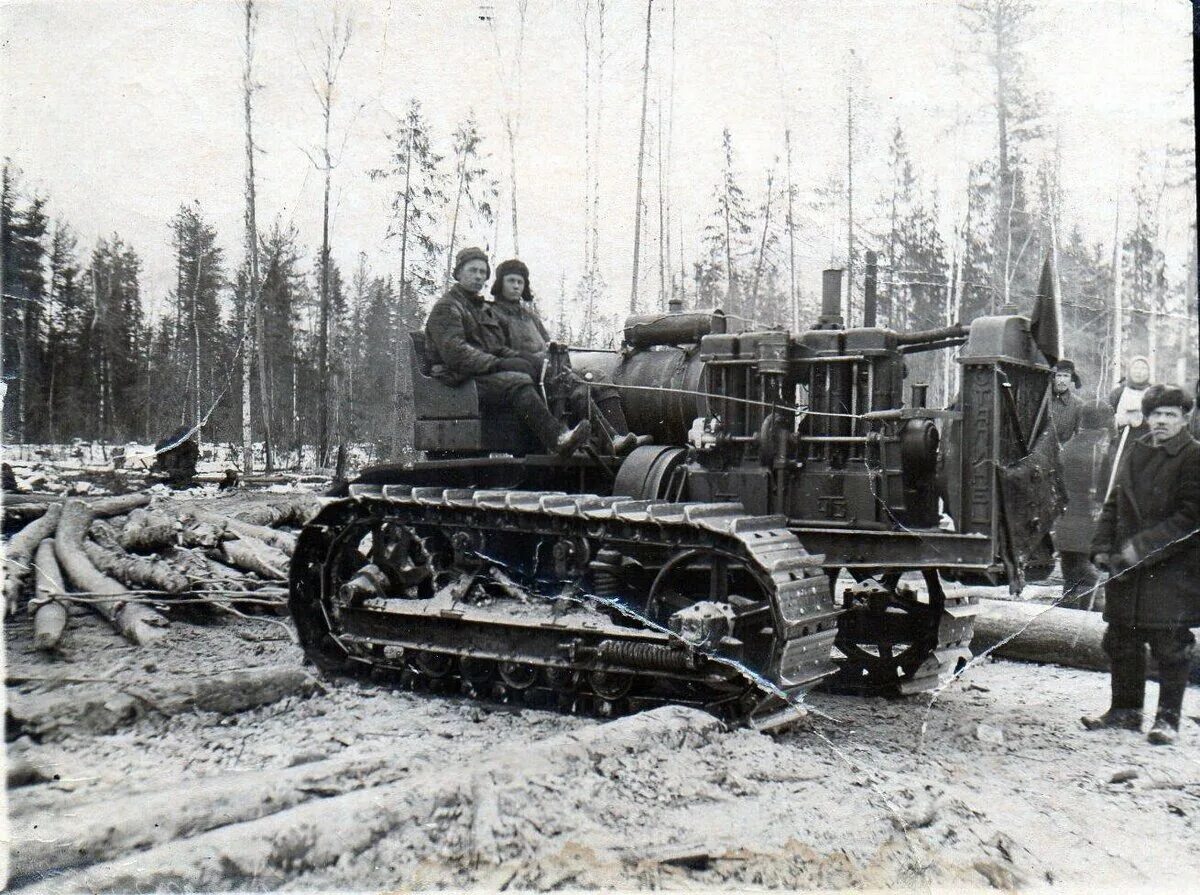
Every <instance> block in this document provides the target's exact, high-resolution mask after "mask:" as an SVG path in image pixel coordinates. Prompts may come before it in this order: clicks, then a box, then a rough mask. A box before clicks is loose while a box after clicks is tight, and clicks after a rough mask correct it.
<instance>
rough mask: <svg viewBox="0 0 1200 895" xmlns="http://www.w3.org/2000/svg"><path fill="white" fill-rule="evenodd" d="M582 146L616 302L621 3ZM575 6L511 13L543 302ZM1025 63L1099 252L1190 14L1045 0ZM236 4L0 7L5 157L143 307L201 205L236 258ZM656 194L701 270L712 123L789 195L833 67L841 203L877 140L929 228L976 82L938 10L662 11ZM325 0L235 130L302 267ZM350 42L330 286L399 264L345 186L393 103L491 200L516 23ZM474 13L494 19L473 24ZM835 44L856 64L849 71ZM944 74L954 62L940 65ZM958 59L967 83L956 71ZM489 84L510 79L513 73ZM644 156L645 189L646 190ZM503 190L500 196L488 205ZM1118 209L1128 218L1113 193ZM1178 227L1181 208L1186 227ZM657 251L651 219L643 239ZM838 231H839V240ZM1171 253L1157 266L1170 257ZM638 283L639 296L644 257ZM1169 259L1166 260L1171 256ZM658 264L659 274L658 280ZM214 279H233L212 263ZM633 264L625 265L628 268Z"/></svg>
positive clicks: (623, 102) (622, 179) (373, 5)
mask: <svg viewBox="0 0 1200 895" xmlns="http://www.w3.org/2000/svg"><path fill="white" fill-rule="evenodd" d="M609 5H610V21H609V25H608V34H607V37H606V40H607V48H606V49H607V50H608V52H610V53H611V55H610V56H609V57H608V59H607V63H606V70H605V92H604V114H605V119H604V130H603V138H602V139H603V142H602V147H601V148H602V153H601V154H602V156H603V166H602V174H603V187H602V190H603V192H602V198H601V202H602V212H603V214H604V222H603V225H602V228H603V233H602V236H603V239H602V242H603V245H602V262H603V264H604V273H605V275H606V277H607V279H608V281H609V283H610V285H611V287H612V294H613V301H614V303H615V304H623V303H626V302H627V301H628V298H627V296H628V294H629V281H630V273H629V271H630V257H631V254H632V252H631V245H632V231H633V204H634V183H635V172H636V162H637V124H638V116H639V112H640V105H639V104H640V86H641V71H640V69H641V57H642V52H643V41H644V27H645V4H644V3H642V2H634V0H610V3H609ZM672 5H673V4H672V2H671V0H657V2H656V3H655V4H654V8H655V17H654V46H653V62H652V76H651V94H652V106H651V110H650V118H651V119H652V121H654V120H657V115H658V113H657V110H656V108H655V107H654V105H653V100H654V98H657V97H659V96H662V97H663V102H664V110H663V114H664V116H665V115H666V109H665V102H666V97H667V85H668V84H669V82H670V78H671V74H672V54H671V46H670V43H671V9H672ZM581 6H582V3H581V0H532V2H531V3H530V4H529V15H528V25H527V33H526V38H525V52H524V56H523V65H522V73H523V81H522V83H523V97H522V103H521V137H520V143H519V146H518V183H519V201H520V209H521V220H520V227H521V244H522V249H523V252H522V254H523V257H524V258H525V259H526V260H527V261H528V262H529V263H530V265H531V267H532V269H533V275H534V277H535V278H536V279H537V283H538V285H540V286H541V287H542V294H543V296H546V295H547V294H548V293H553V292H555V291H556V290H557V285H558V282H559V277H560V276H561V275H565V276H566V277H567V281H568V283H570V282H571V281H573V280H574V278H575V277H576V276H577V275H578V273H579V270H580V267H581V263H580V258H581V255H582V251H583V245H582V232H583V218H582V211H581V206H582V197H583V192H584V187H585V184H584V176H583V172H584V154H583V129H582V123H583V106H582V103H583V72H582V59H583V44H582V32H581V27H580V9H581ZM1038 6H1039V9H1038V13H1037V22H1036V25H1037V34H1036V36H1035V37H1034V39H1033V40H1032V41H1031V42H1030V44H1029V54H1030V60H1031V63H1032V74H1033V76H1034V78H1035V79H1036V85H1035V86H1036V87H1037V88H1038V89H1040V90H1041V91H1043V92H1044V94H1045V96H1046V99H1047V108H1048V111H1049V115H1048V116H1047V123H1048V124H1049V125H1050V127H1051V129H1052V130H1053V129H1057V133H1058V134H1059V138H1060V141H1061V149H1062V158H1063V180H1064V186H1065V189H1066V192H1067V197H1068V202H1069V205H1068V209H1067V215H1066V217H1067V220H1068V221H1069V222H1071V221H1077V222H1078V223H1079V224H1080V225H1081V226H1082V227H1083V228H1084V230H1085V233H1086V234H1087V235H1088V236H1089V238H1090V239H1093V240H1102V241H1106V242H1111V238H1112V235H1111V234H1112V227H1113V215H1114V212H1115V210H1116V204H1115V203H1116V198H1117V196H1118V194H1120V193H1121V192H1122V191H1126V190H1127V189H1128V187H1129V186H1130V185H1131V184H1132V183H1133V181H1134V179H1135V177H1136V168H1137V153H1138V151H1139V150H1142V149H1145V150H1149V151H1151V152H1152V153H1161V152H1162V150H1163V149H1164V147H1166V146H1167V145H1168V144H1172V145H1192V150H1193V151H1194V144H1191V143H1190V137H1189V134H1188V132H1187V130H1186V128H1184V127H1183V126H1182V124H1181V121H1182V120H1183V119H1184V118H1185V117H1186V116H1187V115H1189V114H1190V112H1191V108H1192V95H1191V90H1190V80H1189V77H1190V66H1191V39H1190V24H1191V8H1190V5H1189V3H1188V2H1187V0H1086V2H1085V0H1045V2H1042V3H1040V4H1038ZM240 7H241V4H240V3H237V2H205V0H201V2H187V3H185V2H175V0H162V2H151V0H137V2H132V0H125V2H109V0H89V2H84V0H76V2H68V0H44V2H33V3H29V2H13V0H9V2H4V3H3V5H2V7H0V10H2V12H0V15H2V23H3V41H4V42H3V53H4V55H3V62H2V69H0V83H2V84H3V86H2V87H0V90H2V91H3V99H4V106H3V125H2V127H3V131H2V137H3V139H2V145H3V151H4V153H5V154H7V155H9V156H11V157H12V158H13V160H14V161H15V162H16V163H17V164H18V165H19V166H20V167H21V168H22V169H23V170H24V172H25V176H26V180H27V183H29V184H32V185H33V186H35V187H37V188H41V189H43V190H44V191H45V192H46V193H47V194H48V195H49V197H50V202H51V206H50V207H51V211H52V213H54V214H57V215H61V216H62V217H63V218H65V219H66V220H67V221H69V222H70V223H71V224H72V225H74V226H75V227H76V228H77V230H78V231H79V233H80V235H81V238H82V242H83V244H84V246H85V247H87V246H90V245H91V243H92V242H93V241H94V240H95V239H96V238H97V237H98V236H101V235H104V234H108V233H111V232H113V231H117V232H119V233H120V234H121V235H122V237H124V238H125V239H126V240H127V241H128V242H130V243H131V244H132V245H133V246H134V247H135V248H136V249H137V250H138V252H139V253H140V254H141V256H142V258H143V259H144V262H145V268H144V277H143V288H144V292H145V294H146V296H147V297H148V298H149V299H151V300H152V301H159V300H160V299H161V298H162V296H163V295H165V293H166V291H167V290H168V289H169V288H170V286H171V284H172V282H173V280H174V276H173V273H172V260H171V248H170V234H169V229H168V222H169V221H170V219H171V217H172V216H173V214H174V213H175V211H176V210H177V208H178V207H179V205H180V203H181V202H190V201H192V200H197V201H199V203H200V205H201V207H202V209H203V212H204V214H205V215H206V216H207V217H208V218H209V219H211V220H212V221H213V222H214V223H215V224H216V226H217V228H218V231H219V234H220V238H221V242H222V245H223V246H224V247H225V250H226V255H227V258H228V259H229V260H230V261H231V262H235V261H238V260H240V258H241V254H242V249H241V245H242V203H243V198H242V178H243V173H244V172H243V164H244V152H243V139H244V138H243V132H242V116H241V105H240V103H241V99H240V70H241V54H242V37H241V35H242V20H241V8H240ZM674 7H675V18H676V27H675V29H674V43H675V53H674V66H673V69H674V83H675V95H674V103H673V115H672V116H671V117H670V121H671V122H672V123H673V134H672V146H673V153H672V158H671V178H670V181H669V187H670V195H671V200H672V204H673V207H674V211H675V220H676V223H675V234H676V235H675V237H674V239H675V243H676V248H677V247H678V245H679V232H680V231H682V241H683V247H684V251H685V253H686V256H687V257H688V258H689V259H690V258H692V257H695V255H696V253H697V241H698V237H699V231H700V227H701V225H702V218H703V217H704V216H705V215H706V214H708V212H709V211H710V209H711V207H712V198H711V197H712V189H713V186H714V184H715V183H716V179H717V174H718V167H719V163H720V141H721V131H722V128H724V127H729V128H730V130H731V131H732V134H733V140H734V146H735V151H736V154H737V163H738V166H739V168H740V170H741V171H742V172H743V175H744V182H745V186H746V188H747V190H748V191H750V192H751V193H752V194H754V195H757V194H758V193H759V192H760V191H761V188H762V184H763V182H764V181H765V174H766V170H767V168H768V167H769V166H770V165H771V164H772V160H773V159H774V158H775V157H776V156H781V155H782V154H783V131H784V127H785V125H790V126H791V128H792V130H793V134H794V140H795V145H794V168H795V175H796V178H797V181H798V182H799V184H800V186H801V188H802V189H806V190H807V189H810V188H811V187H813V186H815V185H818V184H821V183H824V182H826V181H828V180H829V179H830V178H831V177H834V178H837V179H838V180H839V181H840V180H841V178H842V177H843V176H844V168H845V151H846V150H845V137H846V110H845V99H846V82H847V72H848V70H849V71H852V72H853V81H854V85H855V87H854V89H855V93H856V96H857V97H858V98H859V100H860V103H861V105H860V106H859V108H858V110H857V111H856V116H857V124H856V130H857V132H858V142H857V146H856V159H857V161H856V164H857V165H858V166H859V170H858V172H857V173H856V181H857V182H856V189H857V190H859V191H860V192H859V195H860V196H861V202H862V203H863V205H864V206H865V205H866V204H867V203H869V200H870V198H871V195H870V194H871V191H872V187H873V186H876V187H877V186H878V185H877V184H874V183H872V181H873V179H874V178H876V177H877V176H878V173H879V164H880V162H881V161H882V159H883V157H884V151H885V142H884V141H885V140H886V135H887V131H888V130H889V128H890V127H891V126H892V122H893V121H896V120H898V121H899V122H900V124H901V125H902V126H903V127H904V128H905V130H906V131H907V132H908V138H909V143H910V146H911V148H912V152H913V155H914V157H915V159H916V161H917V164H918V166H919V168H920V170H921V172H922V173H923V175H924V177H925V183H926V184H927V185H928V186H929V187H930V188H931V189H934V188H936V190H937V192H938V197H939V202H940V205H941V208H942V212H943V214H944V215H945V216H947V217H948V218H949V217H952V216H953V215H955V214H960V213H961V204H962V193H963V184H964V183H965V175H966V170H967V167H968V165H969V163H970V162H971V161H974V160H976V159H979V158H982V157H984V156H985V155H986V154H987V153H988V151H989V147H990V140H991V139H993V134H994V123H993V119H992V118H991V117H989V108H988V105H987V96H986V88H987V82H986V80H985V76H984V74H983V72H982V71H981V69H980V68H979V67H978V61H977V60H975V59H973V58H972V57H971V56H970V55H969V53H968V51H969V46H970V44H969V41H968V39H967V36H966V34H965V32H964V29H963V28H962V26H961V23H960V20H959V16H958V13H957V11H956V7H955V3H954V2H952V0H857V2H855V0H840V2H825V0H807V2H800V0H795V2H792V3H785V2H766V0H758V2H754V0H740V2H735V0H676V2H675V4H674ZM332 8H333V7H332V5H330V4H327V3H317V2H311V0H281V2H266V3H263V4H262V10H261V18H260V23H259V36H258V78H259V80H260V82H261V83H262V85H263V87H262V90H261V91H260V92H259V93H258V94H257V97H256V112H255V115H256V137H257V141H258V143H259V145H260V146H261V149H262V155H261V157H260V159H259V163H258V165H259V166H258V175H259V220H260V222H264V223H266V224H269V223H270V222H271V221H272V220H274V219H277V218H278V219H280V220H282V221H284V222H285V223H287V222H290V223H293V224H294V225H295V226H296V227H297V228H298V229H299V232H300V234H301V238H302V240H303V242H304V244H305V246H306V248H307V249H308V250H309V252H310V257H311V256H312V254H314V253H315V249H316V248H317V247H318V246H319V241H320V223H321V185H320V175H319V173H318V172H317V171H315V170H314V169H313V167H312V165H311V164H310V162H309V161H308V159H307V157H306V155H305V153H304V150H305V149H306V148H307V149H311V148H312V147H314V146H315V145H316V144H317V142H318V140H319V137H320V118H319V111H318V107H317V103H316V100H315V98H314V97H313V95H312V92H311V89H310V87H309V81H308V76H307V74H306V71H305V65H306V64H307V65H308V67H309V68H312V67H313V64H312V63H313V59H314V58H315V55H316V49H315V44H314V38H315V35H316V32H317V29H318V27H322V26H324V27H328V23H329V19H330V16H331V10H332ZM338 8H339V9H341V10H342V11H343V14H344V15H349V16H350V17H351V18H352V20H353V22H354V29H355V30H354V36H353V40H352V43H351V46H350V49H349V52H348V54H347V56H346V60H345V63H344V68H343V70H342V74H341V81H340V84H339V87H340V88H341V89H340V92H339V96H338V99H337V107H336V111H335V120H334V131H335V134H336V135H338V136H339V138H340V136H341V135H342V134H344V133H346V131H347V130H348V131H349V134H348V136H347V137H346V143H345V147H346V148H345V152H344V155H343V157H342V160H341V164H340V166H339V167H338V168H337V170H336V172H335V180H334V193H335V202H336V210H335V218H334V225H333V245H334V255H335V257H336V258H337V260H338V261H339V263H340V264H341V265H342V267H343V269H344V270H347V271H348V270H350V269H351V268H352V267H353V266H354V264H355V262H356V259H357V257H358V255H359V253H360V252H365V253H367V255H368V257H369V259H370V262H371V264H372V267H373V268H374V269H375V271H376V272H380V273H387V272H394V271H395V270H396V269H398V266H399V264H398V256H397V252H396V250H395V246H394V244H393V243H391V242H388V241H386V240H385V238H384V236H385V233H386V230H387V223H388V214H389V212H388V201H389V186H388V185H387V183H385V182H378V181H371V180H370V179H369V178H368V176H367V172H368V171H369V170H370V169H372V168H375V167H377V166H380V165H382V164H383V163H384V162H385V160H386V157H387V153H388V146H387V138H386V136H385V134H386V132H387V131H388V129H389V128H390V127H391V126H392V124H393V122H394V120H395V118H396V116H398V115H400V114H401V113H402V112H403V110H404V108H405V107H406V105H407V103H408V101H409V99H410V98H411V97H417V98H419V99H420V100H421V101H422V103H423V104H424V107H425V110H426V112H427V114H428V117H429V119H430V121H431V123H432V126H433V131H434V136H435V140H436V141H437V142H438V143H439V144H440V146H441V148H442V150H443V151H447V152H448V150H449V140H450V132H451V130H452V129H453V127H454V125H455V124H456V123H457V122H458V121H459V120H461V119H462V117H463V116H464V115H465V114H466V113H467V111H468V110H469V109H472V108H473V109H474V110H475V112H476V113H477V115H478V117H479V119H480V126H481V130H482V132H483V134H484V137H485V140H484V148H485V150H487V151H490V152H491V153H492V159H491V162H492V164H493V166H494V168H495V170H496V173H497V174H498V175H501V182H502V185H503V184H506V178H505V177H503V175H504V172H505V170H506V167H505V166H506V165H507V155H506V148H505V144H504V141H503V139H502V135H503V131H502V127H501V107H502V103H503V99H502V97H503V92H502V90H501V88H500V69H499V68H498V65H497V59H496V52H495V49H494V46H493V42H492V32H491V31H490V30H489V28H490V27H495V28H496V29H497V36H498V37H499V39H500V43H501V47H502V50H503V52H504V53H505V54H506V56H508V57H509V58H510V59H511V50H512V48H513V46H514V35H515V18H516V16H515V7H514V4H513V3H511V2H508V0H493V2H491V3H478V2H461V0H439V2H434V0H415V2H405V0H390V2H389V0H371V2H355V3H342V4H339V6H338ZM487 9H492V10H494V13H493V15H494V24H493V25H492V26H489V25H488V24H486V23H485V22H483V21H481V20H480V15H479V13H480V12H481V10H484V11H486V10H487ZM851 50H853V57H851V54H850V51H851ZM964 65H965V66H967V67H966V68H963V66H964ZM972 66H974V67H973V68H972ZM509 73H510V74H511V72H509ZM653 153H654V148H653V145H652V146H651V148H650V152H648V161H647V174H648V177H651V178H653V177H655V176H656V167H655V164H656V162H655V161H654V159H653ZM503 192H505V194H506V188H505V190H504V191H503ZM1126 201H1128V200H1126ZM505 202H506V199H503V198H502V202H501V218H502V219H501V221H500V224H499V226H498V227H497V228H496V229H495V230H493V231H492V232H490V233H478V232H477V233H473V234H471V238H472V239H475V240H477V241H480V242H485V243H487V244H488V245H489V247H490V248H491V249H492V250H493V251H494V252H495V253H496V254H497V255H499V256H507V254H509V253H510V252H511V248H512V242H511V234H510V232H509V226H508V223H507V221H508V210H507V206H506V204H505ZM1168 202H1169V204H1170V203H1172V202H1174V204H1170V208H1168V214H1167V218H1168V220H1167V225H1168V229H1169V233H1168V237H1169V238H1170V239H1172V240H1173V241H1174V244H1175V245H1177V246H1182V245H1183V240H1185V239H1186V235H1187V234H1186V228H1187V223H1188V220H1189V218H1188V210H1187V205H1188V203H1186V202H1184V201H1183V200H1170V199H1169V200H1168ZM1190 213H1191V214H1192V215H1194V211H1191V212H1190ZM646 226H647V227H648V228H650V230H651V231H652V233H654V232H657V207H656V206H655V208H654V217H653V219H652V220H651V221H650V222H648V223H647V224H646ZM839 228H842V229H839ZM844 246H845V236H844V222H839V220H837V219H834V218H831V219H829V220H828V221H817V222H815V226H814V228H813V229H811V230H810V231H809V232H808V233H807V234H806V235H805V237H804V239H803V245H802V258H801V261H802V264H803V265H804V266H803V268H802V270H803V284H804V286H805V288H806V289H808V290H810V291H814V292H815V291H816V290H817V289H818V288H819V287H818V285H817V284H818V280H819V270H820V268H821V267H823V266H825V265H826V264H827V263H829V262H830V261H835V262H836V261H838V260H839V253H843V254H844V251H845V249H844ZM1182 252H1183V249H1182V248H1180V249H1179V253H1178V254H1179V256H1180V258H1181V257H1182ZM645 254H650V255H651V258H652V259H653V260H652V263H653V265H654V266H653V267H652V268H651V271H650V272H651V274H652V275H648V276H646V277H645V278H644V280H643V287H642V291H643V294H645V295H646V296H654V295H656V290H657V247H656V246H653V245H650V246H648V247H647V248H646V249H645V250H644V255H643V257H645ZM1174 261H1175V263H1176V264H1179V263H1182V262H1181V260H1180V259H1179V258H1177V259H1174ZM675 266H678V261H676V262H675ZM230 267H231V268H232V267H233V264H232V263H231V264H230ZM643 270H646V268H645V267H644V268H643Z"/></svg>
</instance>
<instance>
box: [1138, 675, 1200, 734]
mask: <svg viewBox="0 0 1200 895" xmlns="http://www.w3.org/2000/svg"><path fill="white" fill-rule="evenodd" d="M1189 664H1190V663H1186V662H1185V663H1183V664H1181V665H1176V664H1172V665H1167V666H1165V667H1164V666H1163V665H1161V664H1160V665H1159V667H1158V712H1157V715H1156V717H1155V719H1154V726H1153V727H1152V728H1151V729H1150V733H1149V734H1148V735H1147V736H1146V739H1148V740H1149V741H1150V742H1151V743H1153V744H1154V745H1156V746H1169V745H1171V744H1172V743H1174V742H1175V741H1176V739H1178V737H1179V718H1180V716H1181V715H1182V714H1183V694H1184V693H1185V692H1186V691H1187V682H1188V671H1189V667H1188V666H1189Z"/></svg>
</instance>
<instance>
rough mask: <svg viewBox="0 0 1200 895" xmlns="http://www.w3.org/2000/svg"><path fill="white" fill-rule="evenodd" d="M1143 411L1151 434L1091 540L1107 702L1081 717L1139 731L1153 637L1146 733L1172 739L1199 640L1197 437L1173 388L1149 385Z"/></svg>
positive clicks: (1186, 400) (1122, 474)
mask: <svg viewBox="0 0 1200 895" xmlns="http://www.w3.org/2000/svg"><path fill="white" fill-rule="evenodd" d="M1141 409H1142V414H1143V416H1144V417H1145V418H1146V421H1147V424H1148V426H1149V430H1150V431H1149V435H1148V436H1146V437H1143V438H1139V439H1137V440H1136V441H1133V442H1132V443H1131V444H1130V445H1129V446H1128V448H1127V451H1126V453H1125V456H1124V457H1123V458H1122V460H1121V464H1120V467H1119V468H1118V470H1117V475H1116V484H1115V486H1114V487H1113V489H1112V493H1111V494H1110V495H1109V497H1108V500H1106V501H1105V503H1104V509H1103V511H1102V512H1101V514H1100V520H1099V522H1098V523H1097V525H1096V534H1095V537H1094V538H1093V539H1092V562H1094V563H1095V564H1096V566H1098V567H1099V568H1102V569H1103V568H1107V569H1108V570H1109V571H1110V575H1111V577H1110V578H1109V580H1108V584H1107V585H1106V587H1105V590H1106V604H1105V607H1104V620H1105V621H1107V622H1108V630H1107V631H1105V634H1104V651H1105V652H1106V653H1107V654H1108V657H1109V661H1110V662H1111V669H1112V706H1111V707H1110V708H1109V710H1108V711H1107V712H1105V713H1104V714H1103V715H1101V716H1099V717H1085V718H1084V719H1083V724H1084V726H1085V727H1087V728H1088V729H1089V730H1096V729H1099V728H1105V727H1119V728H1125V729H1128V730H1140V729H1141V720H1142V706H1143V702H1144V699H1145V689H1146V652H1145V648H1146V645H1147V644H1149V646H1150V651H1151V653H1153V655H1154V658H1155V661H1157V663H1158V672H1159V695H1158V714H1157V717H1156V718H1155V721H1154V727H1153V728H1152V729H1151V731H1150V736H1149V739H1150V742H1152V743H1155V744H1169V743H1173V742H1174V741H1175V739H1176V738H1177V736H1178V731H1179V718H1180V715H1181V714H1182V711H1183V696H1184V692H1185V691H1186V689H1187V680H1188V669H1189V665H1190V663H1191V656H1192V647H1193V645H1194V644H1195V642H1196V639H1195V636H1194V635H1193V634H1192V632H1191V630H1190V628H1192V627H1195V626H1198V625H1200V444H1197V443H1196V441H1194V440H1193V439H1192V437H1191V435H1190V434H1189V433H1188V431H1187V428H1186V423H1187V414H1188V412H1189V411H1190V410H1191V409H1192V399H1191V398H1190V397H1189V396H1188V395H1187V393H1186V392H1184V390H1183V389H1181V388H1179V387H1178V386H1173V385H1154V386H1151V387H1150V388H1148V389H1146V394H1145V395H1144V396H1143V397H1142V408H1141Z"/></svg>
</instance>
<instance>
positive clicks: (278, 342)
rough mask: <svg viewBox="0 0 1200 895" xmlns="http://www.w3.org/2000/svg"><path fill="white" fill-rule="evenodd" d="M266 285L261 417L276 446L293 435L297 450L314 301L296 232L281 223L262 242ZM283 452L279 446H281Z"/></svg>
mask: <svg viewBox="0 0 1200 895" xmlns="http://www.w3.org/2000/svg"><path fill="white" fill-rule="evenodd" d="M260 255H261V257H262V284H261V286H260V294H259V307H260V310H261V314H262V317H263V329H262V332H263V339H262V347H263V354H264V355H265V356H266V359H267V363H266V366H265V368H263V369H260V370H259V371H258V374H259V375H260V376H263V377H265V382H266V386H267V388H266V392H267V396H268V398H267V405H268V406H266V407H260V408H259V411H258V415H259V417H261V418H262V419H264V421H266V419H267V417H268V415H269V418H270V426H271V431H272V432H273V433H275V435H276V438H277V441H281V440H282V434H281V433H283V432H287V433H289V434H290V435H291V442H292V444H293V445H294V444H295V443H296V440H297V434H298V432H299V422H298V420H297V418H296V417H297V414H296V412H295V411H296V409H297V400H298V396H297V379H298V369H297V366H298V364H299V363H300V350H299V345H298V342H299V338H298V336H299V332H300V310H301V307H302V306H303V305H304V304H305V302H306V301H307V300H308V298H309V295H308V293H307V290H306V289H305V285H304V275H303V273H302V272H301V270H300V250H299V248H298V246H297V234H296V230H295V228H294V227H290V226H289V227H284V226H282V225H281V224H280V223H279V222H278V221H276V222H275V224H274V225H273V226H272V228H271V231H270V233H268V234H267V236H266V238H265V239H264V240H263V245H262V250H261V252H260ZM276 447H278V443H277V444H276Z"/></svg>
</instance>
